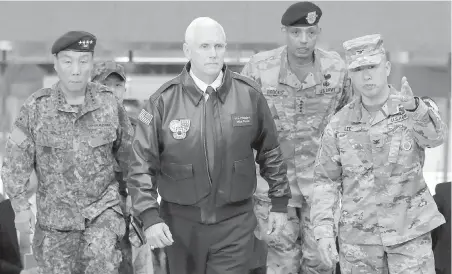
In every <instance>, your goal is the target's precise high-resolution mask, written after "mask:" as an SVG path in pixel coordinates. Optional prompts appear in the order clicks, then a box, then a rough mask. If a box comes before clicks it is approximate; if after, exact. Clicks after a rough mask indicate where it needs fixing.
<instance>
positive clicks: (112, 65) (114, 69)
mask: <svg viewBox="0 0 452 274" xmlns="http://www.w3.org/2000/svg"><path fill="white" fill-rule="evenodd" d="M112 73H116V74H118V75H119V76H120V77H121V78H122V79H123V80H124V81H125V80H126V73H125V71H124V67H123V66H122V65H120V64H118V63H116V62H113V61H107V62H98V63H96V64H94V68H93V71H92V73H91V81H93V82H103V81H105V79H107V77H108V76H109V75H110V74H112Z"/></svg>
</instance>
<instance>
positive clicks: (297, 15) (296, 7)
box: [281, 2, 322, 26]
mask: <svg viewBox="0 0 452 274" xmlns="http://www.w3.org/2000/svg"><path fill="white" fill-rule="evenodd" d="M320 17H322V10H321V9H320V8H319V7H318V6H317V5H315V4H314V3H311V2H298V3H295V4H292V5H291V6H290V7H289V8H288V9H287V10H286V12H285V13H284V14H283V16H282V18H281V24H283V25H284V26H314V25H317V23H319V21H320Z"/></svg>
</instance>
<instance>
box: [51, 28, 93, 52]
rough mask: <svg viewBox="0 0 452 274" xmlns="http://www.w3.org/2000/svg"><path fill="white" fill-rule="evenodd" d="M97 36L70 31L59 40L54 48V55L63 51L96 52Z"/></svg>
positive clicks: (54, 44)
mask: <svg viewBox="0 0 452 274" xmlns="http://www.w3.org/2000/svg"><path fill="white" fill-rule="evenodd" d="M96 40H97V38H96V36H94V35H93V34H91V33H89V32H86V31H70V32H67V33H65V34H63V35H62V36H61V37H60V38H58V39H57V40H56V41H55V42H54V43H53V46H52V54H58V52H60V51H63V50H71V51H82V52H94V47H95V46H96Z"/></svg>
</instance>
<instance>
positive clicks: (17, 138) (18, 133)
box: [10, 127, 28, 146]
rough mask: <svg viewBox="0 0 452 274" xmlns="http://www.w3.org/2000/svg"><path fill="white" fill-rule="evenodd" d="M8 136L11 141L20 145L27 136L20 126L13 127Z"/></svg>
mask: <svg viewBox="0 0 452 274" xmlns="http://www.w3.org/2000/svg"><path fill="white" fill-rule="evenodd" d="M10 138H11V141H13V142H14V143H15V144H16V145H18V146H20V145H21V144H22V143H23V142H24V141H25V140H27V138H28V137H27V135H26V134H25V133H24V132H23V131H22V130H21V129H20V128H17V127H15V128H14V129H13V131H12V132H11V135H10Z"/></svg>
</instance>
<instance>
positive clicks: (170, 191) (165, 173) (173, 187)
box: [159, 163, 198, 205]
mask: <svg viewBox="0 0 452 274" xmlns="http://www.w3.org/2000/svg"><path fill="white" fill-rule="evenodd" d="M160 172H161V174H160V177H159V182H160V181H161V183H159V193H160V195H161V196H162V198H163V199H164V200H165V201H168V202H171V203H177V204H180V205H192V204H194V203H196V202H197V201H198V197H197V194H196V182H195V177H194V174H193V165H192V164H186V165H180V164H174V163H162V166H161V169H160Z"/></svg>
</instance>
